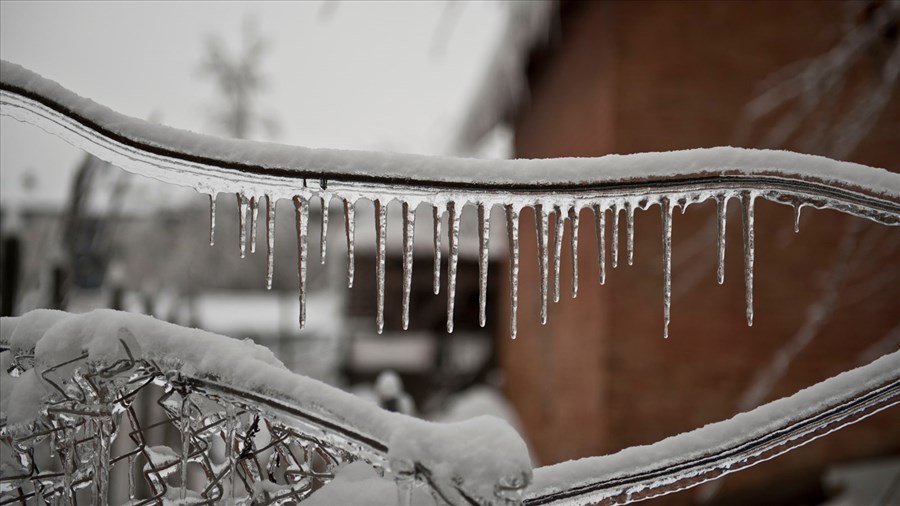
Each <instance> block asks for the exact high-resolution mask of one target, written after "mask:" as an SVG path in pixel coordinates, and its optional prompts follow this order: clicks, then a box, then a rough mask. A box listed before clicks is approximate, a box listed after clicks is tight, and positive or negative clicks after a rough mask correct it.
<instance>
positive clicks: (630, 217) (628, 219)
mask: <svg viewBox="0 0 900 506" xmlns="http://www.w3.org/2000/svg"><path fill="white" fill-rule="evenodd" d="M682 209H683V208H682ZM625 226H626V228H625V245H626V246H625V247H626V248H627V252H628V265H632V264H633V263H634V207H632V205H631V202H629V201H627V200H626V201H625Z"/></svg>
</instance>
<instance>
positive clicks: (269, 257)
mask: <svg viewBox="0 0 900 506" xmlns="http://www.w3.org/2000/svg"><path fill="white" fill-rule="evenodd" d="M275 204H276V202H273V201H272V196H271V195H266V289H268V290H271V289H272V277H273V276H274V273H275Z"/></svg>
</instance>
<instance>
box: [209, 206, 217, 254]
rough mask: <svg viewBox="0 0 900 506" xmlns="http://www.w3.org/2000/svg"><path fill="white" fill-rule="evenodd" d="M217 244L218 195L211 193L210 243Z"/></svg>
mask: <svg viewBox="0 0 900 506" xmlns="http://www.w3.org/2000/svg"><path fill="white" fill-rule="evenodd" d="M215 244H216V195H215V194H213V193H210V194H209V245H210V246H215Z"/></svg>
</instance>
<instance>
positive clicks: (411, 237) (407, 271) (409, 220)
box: [403, 202, 416, 330]
mask: <svg viewBox="0 0 900 506" xmlns="http://www.w3.org/2000/svg"><path fill="white" fill-rule="evenodd" d="M415 233H416V210H415V209H414V208H413V207H411V206H410V205H409V202H404V203H403V330H407V329H408V328H409V296H410V290H411V289H412V269H413V243H414V242H415Z"/></svg>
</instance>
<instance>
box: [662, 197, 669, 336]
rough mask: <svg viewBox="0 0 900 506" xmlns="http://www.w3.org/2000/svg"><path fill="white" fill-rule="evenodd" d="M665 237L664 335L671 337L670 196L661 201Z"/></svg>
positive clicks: (663, 237)
mask: <svg viewBox="0 0 900 506" xmlns="http://www.w3.org/2000/svg"><path fill="white" fill-rule="evenodd" d="M660 208H661V210H662V228H663V230H662V239H663V337H664V338H666V339H668V338H669V320H670V318H671V309H672V203H671V202H670V201H669V198H668V197H663V198H662V200H661V201H660Z"/></svg>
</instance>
